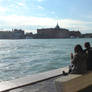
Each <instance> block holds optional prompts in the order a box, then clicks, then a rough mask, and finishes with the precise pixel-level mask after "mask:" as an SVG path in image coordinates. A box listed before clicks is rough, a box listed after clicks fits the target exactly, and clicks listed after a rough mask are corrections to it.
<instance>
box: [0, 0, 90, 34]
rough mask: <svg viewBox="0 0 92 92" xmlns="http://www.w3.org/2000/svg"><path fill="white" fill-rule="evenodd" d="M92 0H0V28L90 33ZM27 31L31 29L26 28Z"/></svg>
mask: <svg viewBox="0 0 92 92" xmlns="http://www.w3.org/2000/svg"><path fill="white" fill-rule="evenodd" d="M91 3H92V0H85V1H84V0H77V1H74V0H70V2H69V1H67V0H54V1H53V0H16V1H12V0H7V1H6V0H0V30H1V29H3V28H4V27H5V28H4V29H8V28H10V29H12V27H14V28H18V26H19V27H20V28H21V27H22V28H23V29H24V30H26V31H29V32H31V31H32V32H33V33H34V32H35V31H36V29H37V28H46V27H55V26H56V24H57V22H58V24H59V25H60V27H62V28H67V29H69V30H70V31H72V30H76V31H78V30H79V31H80V32H81V33H92V32H91V30H92V27H91V25H92V11H91V10H92V6H91ZM30 30H31V31H30Z"/></svg>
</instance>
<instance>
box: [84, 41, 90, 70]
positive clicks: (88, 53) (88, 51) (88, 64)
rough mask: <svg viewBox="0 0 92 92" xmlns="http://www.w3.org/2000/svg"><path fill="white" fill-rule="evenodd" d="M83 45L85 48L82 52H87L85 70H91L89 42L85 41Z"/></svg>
mask: <svg viewBox="0 0 92 92" xmlns="http://www.w3.org/2000/svg"><path fill="white" fill-rule="evenodd" d="M84 47H85V48H86V49H85V50H84V52H85V53H86V54H87V70H92V47H91V46H90V43H89V42H85V44H84Z"/></svg>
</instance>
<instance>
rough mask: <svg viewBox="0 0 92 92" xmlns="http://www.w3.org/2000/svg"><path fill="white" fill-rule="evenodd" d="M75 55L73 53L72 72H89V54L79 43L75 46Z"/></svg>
mask: <svg viewBox="0 0 92 92" xmlns="http://www.w3.org/2000/svg"><path fill="white" fill-rule="evenodd" d="M74 53H75V54H74V55H73V54H72V53H71V64H72V67H71V68H70V71H69V72H70V73H72V74H83V73H86V72H87V55H86V54H85V53H84V52H83V49H82V47H81V45H79V44H77V45H76V46H75V48H74Z"/></svg>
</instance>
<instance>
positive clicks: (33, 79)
mask: <svg viewBox="0 0 92 92" xmlns="http://www.w3.org/2000/svg"><path fill="white" fill-rule="evenodd" d="M63 70H65V71H67V70H68V67H64V68H59V69H55V70H51V71H47V72H43V73H38V74H35V75H30V76H27V77H24V78H19V79H15V80H11V81H4V82H0V92H4V91H7V90H11V89H14V88H19V87H23V86H26V85H30V84H33V83H37V82H40V81H43V80H46V79H49V78H52V77H56V76H59V75H61V74H62V71H63Z"/></svg>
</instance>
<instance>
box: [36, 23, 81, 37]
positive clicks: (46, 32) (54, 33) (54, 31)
mask: <svg viewBox="0 0 92 92" xmlns="http://www.w3.org/2000/svg"><path fill="white" fill-rule="evenodd" d="M71 36H73V37H81V33H80V32H79V31H69V30H68V29H65V28H60V27H59V25H58V23H57V25H56V27H55V28H46V29H37V38H70V37H71Z"/></svg>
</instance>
